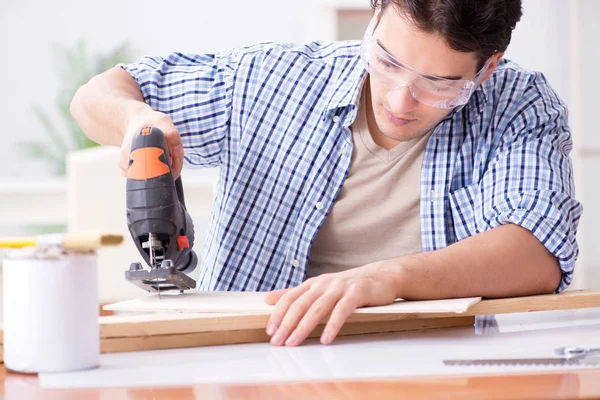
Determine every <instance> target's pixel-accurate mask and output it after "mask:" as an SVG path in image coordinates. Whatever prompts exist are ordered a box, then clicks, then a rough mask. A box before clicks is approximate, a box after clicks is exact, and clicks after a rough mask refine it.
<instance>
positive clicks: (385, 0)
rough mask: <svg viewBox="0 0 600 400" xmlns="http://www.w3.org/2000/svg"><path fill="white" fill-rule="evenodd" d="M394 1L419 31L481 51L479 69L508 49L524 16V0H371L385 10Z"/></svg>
mask: <svg viewBox="0 0 600 400" xmlns="http://www.w3.org/2000/svg"><path fill="white" fill-rule="evenodd" d="M390 4H392V5H393V6H394V8H395V9H396V11H397V12H398V13H399V14H400V15H402V16H404V17H406V18H408V20H409V21H410V22H412V23H413V24H415V26H416V27H417V28H418V29H419V30H421V31H424V32H428V33H434V34H439V35H441V36H443V37H444V38H445V39H446V43H447V44H448V46H449V47H450V48H451V49H453V50H456V51H464V52H469V53H470V52H474V53H477V57H478V59H479V62H480V67H479V68H481V67H483V64H485V61H486V60H487V59H488V58H490V57H491V56H492V54H494V53H495V52H497V51H499V52H504V51H505V50H506V48H507V47H508V44H509V43H510V39H511V34H512V31H513V29H515V26H516V25H517V22H519V20H520V19H521V16H522V15H523V12H522V8H521V0H371V7H373V8H374V9H375V8H377V7H382V11H383V10H385V8H386V7H387V6H389V5H390Z"/></svg>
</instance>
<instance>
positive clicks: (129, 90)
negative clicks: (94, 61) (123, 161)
mask: <svg viewBox="0 0 600 400" xmlns="http://www.w3.org/2000/svg"><path fill="white" fill-rule="evenodd" d="M149 112H152V109H151V108H150V107H149V106H148V105H147V104H146V103H145V102H144V98H143V96H142V93H141V91H140V89H139V87H138V86H137V84H136V82H135V80H134V79H133V78H132V77H131V76H130V75H129V74H128V73H127V72H126V71H124V70H122V69H121V68H113V69H111V70H108V71H106V72H104V73H103V74H100V75H98V76H96V77H94V78H92V79H91V80H90V81H89V82H88V83H87V84H85V85H83V86H82V87H81V88H79V90H78V91H77V93H76V94H75V96H74V97H73V100H72V102H71V114H72V115H73V117H74V118H75V120H76V121H77V123H78V124H79V126H80V127H81V129H82V130H83V131H84V132H85V134H86V135H87V136H88V137H89V138H90V139H92V140H94V141H95V142H98V143H101V144H107V145H115V146H120V145H121V142H122V141H123V136H124V134H125V133H126V132H125V131H126V130H127V127H128V126H129V125H130V124H131V119H132V118H134V117H135V118H139V117H140V116H141V115H143V114H144V113H149Z"/></svg>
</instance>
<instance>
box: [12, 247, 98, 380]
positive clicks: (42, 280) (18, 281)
mask: <svg viewBox="0 0 600 400" xmlns="http://www.w3.org/2000/svg"><path fill="white" fill-rule="evenodd" d="M2 269H3V279H2V289H3V292H2V293H3V314H4V315H3V328H4V339H3V348H4V364H5V366H6V368H7V369H8V370H11V371H15V372H22V373H39V372H68V371H78V370H83V369H90V368H94V367H97V366H98V365H99V360H100V330H99V325H98V314H99V301H98V274H97V255H96V252H95V251H91V250H90V251H78V252H72V251H65V250H62V249H59V248H47V249H38V248H35V247H28V248H23V249H18V250H15V251H13V252H11V253H9V254H8V256H7V258H5V259H4V260H3V266H2Z"/></svg>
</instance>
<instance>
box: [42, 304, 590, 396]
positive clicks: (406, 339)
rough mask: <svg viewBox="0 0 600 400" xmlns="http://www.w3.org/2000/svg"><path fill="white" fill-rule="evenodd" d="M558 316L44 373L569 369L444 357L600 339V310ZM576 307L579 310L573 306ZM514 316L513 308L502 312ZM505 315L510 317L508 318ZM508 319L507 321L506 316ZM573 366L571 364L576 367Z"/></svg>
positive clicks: (113, 382)
mask: <svg viewBox="0 0 600 400" xmlns="http://www.w3.org/2000/svg"><path fill="white" fill-rule="evenodd" d="M554 313H555V315H558V317H557V323H556V324H554V326H553V327H551V328H547V329H536V330H527V329H528V328H527V324H528V323H529V321H535V318H536V317H535V315H536V314H539V313H529V314H523V317H522V319H521V320H520V321H517V322H515V323H514V324H512V325H511V326H510V327H508V329H509V330H512V329H517V328H518V327H519V326H520V327H523V329H524V330H523V331H517V332H515V331H510V332H502V331H501V329H500V331H498V329H492V330H488V331H487V332H488V333H486V334H483V335H482V334H477V333H476V331H475V330H474V329H472V328H465V327H462V328H448V329H435V330H427V331H412V332H397V333H392V334H378V335H365V336H356V337H344V338H338V339H337V340H336V341H335V342H334V343H333V344H332V345H329V346H323V345H321V344H319V343H318V341H316V340H311V341H309V342H307V344H305V345H303V346H300V347H292V348H288V347H274V346H271V345H269V344H268V343H252V344H240V345H226V346H211V347H200V348H192V349H175V350H160V351H151V352H136V353H121V354H103V355H102V357H101V363H102V366H101V368H99V369H96V370H91V371H82V372H77V373H70V374H41V375H40V382H41V385H42V386H43V387H46V388H91V387H116V386H121V387H123V386H125V387H136V386H138V387H149V386H154V387H156V386H166V385H169V386H170V385H192V384H202V383H260V382H289V381H320V380H334V379H335V380H340V379H364V378H393V377H415V376H434V375H439V376H444V375H446V376H450V375H463V374H465V373H467V374H483V373H485V374H490V373H514V372H522V371H547V370H558V369H565V367H552V366H507V367H452V366H446V365H444V364H443V360H444V359H457V358H489V357H496V358H505V357H550V356H552V355H553V349H554V348H555V347H560V346H581V347H594V346H596V347H597V346H598V345H599V344H600V310H596V313H595V317H594V318H595V319H594V320H588V321H587V322H586V324H581V325H579V326H571V324H572V320H571V319H569V318H567V317H565V315H571V314H569V313H567V312H562V311H561V312H554ZM571 313H572V312H571ZM499 317H505V318H507V319H510V318H512V317H513V316H499ZM500 321H502V320H500ZM500 327H502V322H500ZM569 368H570V367H569Z"/></svg>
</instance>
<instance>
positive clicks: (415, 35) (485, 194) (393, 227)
mask: <svg viewBox="0 0 600 400" xmlns="http://www.w3.org/2000/svg"><path fill="white" fill-rule="evenodd" d="M373 6H374V8H375V13H374V16H373V20H372V22H371V24H370V26H369V28H368V30H367V32H366V34H365V37H364V40H363V41H362V42H361V43H354V42H341V43H311V44H309V45H307V46H303V47H292V46H288V45H283V44H260V45H255V46H251V47H247V48H241V49H234V50H230V51H226V52H222V53H219V54H215V55H210V54H202V55H190V54H179V53H174V54H171V55H169V56H167V57H166V58H160V57H147V58H144V59H142V60H141V61H140V62H139V63H137V64H134V65H126V66H123V67H122V68H115V69H112V70H110V71H107V72H105V73H104V74H102V75H100V76H98V77H95V78H94V79H92V80H91V81H90V82H89V83H88V84H86V85H85V86H83V87H82V88H81V89H80V90H79V92H78V93H77V95H76V96H75V98H74V100H73V104H72V113H73V115H74V116H75V118H76V119H77V121H78V122H79V124H80V125H81V127H82V128H83V130H84V131H85V132H86V134H87V135H88V136H89V137H90V138H92V139H93V140H95V141H97V142H100V143H104V144H111V145H119V146H121V147H122V149H123V156H122V159H121V167H122V168H123V169H125V167H126V165H127V160H128V153H129V145H130V142H131V139H132V136H133V135H134V134H136V132H138V131H139V129H140V128H142V127H144V126H156V127H158V128H160V129H162V130H163V131H164V132H165V133H166V135H167V140H168V144H169V148H170V152H171V156H172V159H173V168H174V170H175V172H176V173H177V174H178V173H179V172H180V170H181V168H182V164H184V165H186V166H189V167H203V166H213V167H215V166H218V167H220V181H219V186H218V193H217V196H216V200H215V205H214V210H213V217H212V221H211V224H210V228H209V233H208V239H207V242H206V245H205V249H204V255H203V265H202V270H201V274H200V278H199V289H200V290H253V291H271V292H270V293H268V294H267V295H266V301H267V302H268V303H270V304H276V307H275V309H274V311H273V314H272V316H271V320H270V322H269V325H268V327H267V332H268V333H269V334H270V335H272V340H271V342H272V343H273V344H275V345H281V344H287V345H297V344H299V343H300V342H302V341H303V340H304V338H305V337H306V336H307V335H308V333H310V332H311V331H312V329H313V328H314V327H315V326H316V325H317V323H318V322H319V321H320V320H321V319H322V318H323V317H325V316H327V315H330V318H329V322H328V324H327V326H326V328H325V330H324V332H323V335H322V337H321V342H322V343H330V342H331V341H332V340H333V339H334V337H335V335H336V334H337V332H338V331H339V329H340V328H341V326H342V324H343V322H344V321H345V319H346V318H347V316H348V315H349V314H350V313H351V312H352V311H353V310H354V309H355V308H357V307H360V306H365V305H382V304H388V303H391V302H393V301H394V299H396V298H398V297H401V298H406V299H437V298H451V297H467V296H484V297H504V296H517V295H527V294H538V293H551V292H553V291H560V290H563V289H564V288H566V287H567V286H568V285H569V283H570V281H571V276H572V272H573V267H574V264H575V260H576V258H577V254H578V249H577V244H576V240H575V234H576V229H577V224H578V220H579V217H580V215H581V212H582V210H581V206H580V205H579V203H578V202H577V201H576V200H575V199H574V198H573V195H574V188H573V179H572V167H571V161H570V159H569V152H570V150H571V147H572V145H571V136H570V131H569V127H568V125H567V110H566V108H565V105H564V104H563V102H561V100H560V99H559V98H558V97H557V95H556V94H555V92H554V91H553V90H552V89H551V88H550V86H549V85H548V83H547V82H546V80H545V79H544V77H543V76H542V75H541V74H539V73H535V72H530V71H526V70H524V69H522V68H520V67H519V66H517V65H516V64H514V63H512V62H510V61H507V60H504V59H502V56H503V52H504V51H505V50H506V48H507V46H508V44H509V42H510V38H511V32H512V30H513V29H514V27H515V25H516V23H517V22H518V20H519V19H520V17H521V2H520V1H519V0H444V1H442V0H387V1H384V2H383V3H377V2H375V4H373ZM307 278H309V279H307Z"/></svg>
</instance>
